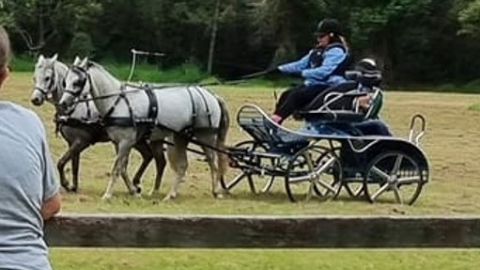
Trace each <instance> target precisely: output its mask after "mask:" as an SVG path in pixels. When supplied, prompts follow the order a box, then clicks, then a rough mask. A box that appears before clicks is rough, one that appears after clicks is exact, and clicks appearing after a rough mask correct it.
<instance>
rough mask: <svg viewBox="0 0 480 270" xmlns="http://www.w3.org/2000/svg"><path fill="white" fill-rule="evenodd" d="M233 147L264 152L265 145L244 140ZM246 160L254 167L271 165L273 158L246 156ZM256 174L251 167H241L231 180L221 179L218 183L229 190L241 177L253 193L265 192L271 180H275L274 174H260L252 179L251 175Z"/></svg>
mask: <svg viewBox="0 0 480 270" xmlns="http://www.w3.org/2000/svg"><path fill="white" fill-rule="evenodd" d="M234 147H235V148H243V149H245V150H247V151H249V152H250V151H251V152H258V153H266V152H267V146H266V145H265V144H262V143H258V142H255V141H244V142H240V143H238V144H236V145H234ZM247 158H248V160H249V161H250V162H251V163H252V165H253V166H254V167H256V168H263V167H265V166H267V165H268V166H273V164H274V162H275V159H274V158H273V157H272V158H271V159H269V158H265V157H263V158H260V157H258V156H254V155H251V156H248V157H247ZM255 174H258V172H256V171H254V170H253V169H249V168H245V169H242V172H241V173H240V174H238V175H236V176H235V177H234V178H233V179H232V180H231V181H229V182H227V181H226V180H225V179H222V180H221V182H220V184H221V185H222V187H223V188H224V189H225V190H227V191H230V190H231V189H232V188H233V187H235V186H236V185H237V184H239V183H240V182H241V181H242V180H243V179H245V178H246V179H247V181H248V186H249V187H250V191H251V192H252V193H254V194H258V193H267V192H268V191H269V190H270V189H271V187H272V185H273V181H274V180H275V176H269V175H261V176H260V177H256V179H255V181H254V179H253V175H255Z"/></svg>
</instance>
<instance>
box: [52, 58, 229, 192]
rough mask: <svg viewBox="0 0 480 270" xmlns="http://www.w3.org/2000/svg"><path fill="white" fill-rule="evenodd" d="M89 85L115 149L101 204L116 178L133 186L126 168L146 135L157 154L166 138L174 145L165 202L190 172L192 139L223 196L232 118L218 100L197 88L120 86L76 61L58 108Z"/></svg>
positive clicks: (105, 73)
mask: <svg viewBox="0 0 480 270" xmlns="http://www.w3.org/2000/svg"><path fill="white" fill-rule="evenodd" d="M89 82H90V84H91V87H90V93H91V94H92V99H93V100H94V102H95V105H96V107H97V109H98V111H99V113H100V115H101V116H102V118H103V119H104V121H105V122H106V125H107V132H108V134H109V136H110V137H111V138H112V140H113V141H114V142H115V145H116V146H117V148H116V150H117V156H116V158H115V161H114V165H113V168H112V174H111V178H110V180H109V183H108V185H107V188H106V190H105V193H104V195H103V197H102V198H103V199H109V198H110V197H111V196H112V192H113V186H114V184H115V182H116V181H117V179H118V177H120V176H121V177H122V178H123V180H124V181H125V183H126V184H127V185H128V184H129V178H128V174H127V173H126V169H125V168H126V166H127V164H128V157H129V153H130V149H131V147H132V145H133V144H134V143H135V141H136V140H138V137H139V136H140V137H142V136H148V139H149V141H150V144H151V148H152V149H154V150H155V149H156V150H157V151H161V150H163V143H164V142H165V141H166V139H167V138H168V140H169V141H171V142H173V145H168V147H167V155H168V161H169V164H170V167H171V168H172V170H173V171H174V172H175V174H176V177H175V179H174V182H173V184H172V186H171V188H170V191H169V193H168V194H167V195H166V196H165V198H164V200H170V199H172V198H175V197H176V196H177V192H178V188H179V185H180V183H182V182H183V181H184V177H185V173H186V170H187V167H188V161H187V153H186V152H187V146H188V144H189V142H192V141H193V140H195V143H197V144H198V145H200V146H201V148H202V150H203V152H204V153H205V157H206V161H207V163H208V165H209V168H210V174H211V179H212V193H213V195H214V197H222V196H223V193H224V192H225V190H223V187H222V186H221V184H220V179H221V178H222V177H223V176H224V174H225V171H226V169H227V165H228V157H227V155H226V152H225V151H224V150H225V141H226V136H227V131H228V128H229V123H230V119H229V113H228V109H227V107H226V104H225V102H224V101H223V100H222V99H221V98H220V97H219V96H217V95H214V94H213V93H211V92H210V91H209V90H207V89H205V88H203V87H200V86H197V85H177V86H171V85H170V86H158V87H155V86H148V85H144V86H138V85H131V84H127V83H122V82H121V81H119V80H118V79H116V78H115V77H114V76H113V75H112V74H110V73H109V72H108V71H107V70H105V69H104V68H103V67H102V66H101V65H99V64H97V63H95V62H92V61H89V60H88V59H87V58H85V59H83V60H81V61H75V62H74V63H73V65H72V66H71V68H70V70H69V71H68V73H67V75H66V78H65V91H64V94H63V96H62V98H61V99H60V105H61V106H63V107H65V108H68V107H70V106H71V105H72V104H73V103H74V100H75V98H76V97H78V96H79V95H80V94H81V91H82V88H83V86H84V85H85V84H87V83H89ZM132 188H133V187H132ZM152 192H156V191H155V190H152Z"/></svg>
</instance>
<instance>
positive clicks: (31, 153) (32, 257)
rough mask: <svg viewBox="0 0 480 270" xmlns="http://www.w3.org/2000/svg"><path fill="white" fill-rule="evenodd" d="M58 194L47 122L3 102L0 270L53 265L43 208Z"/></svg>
mask: <svg viewBox="0 0 480 270" xmlns="http://www.w3.org/2000/svg"><path fill="white" fill-rule="evenodd" d="M58 192H59V184H58V181H57V180H56V175H55V171H54V167H53V164H52V157H51V155H50V152H49V147H48V142H47V139H46V134H45V128H44V126H43V123H42V122H41V121H40V119H39V117H38V116H37V115H36V114H35V113H34V112H32V111H30V110H28V109H26V108H23V107H21V106H19V105H16V104H14V103H11V102H5V101H2V102H0V269H12V270H13V269H16V270H23V269H25V270H26V269H28V270H32V269H38V270H44V269H51V267H50V263H49V261H48V255H47V246H46V244H45V242H44V239H43V225H44V223H43V219H42V216H41V212H40V209H41V207H42V203H43V202H44V201H46V200H48V199H50V198H51V197H52V196H53V195H55V194H56V193H58Z"/></svg>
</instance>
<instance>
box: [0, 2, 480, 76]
mask: <svg viewBox="0 0 480 270" xmlns="http://www.w3.org/2000/svg"><path fill="white" fill-rule="evenodd" d="M325 17H334V18H337V19H338V20H339V21H340V22H341V23H342V27H343V30H344V33H345V37H346V38H347V40H348V43H349V47H350V49H351V52H352V56H353V59H354V61H355V60H358V59H360V58H363V57H373V58H375V59H376V60H377V61H378V62H379V64H380V66H381V68H382V69H383V70H384V74H385V77H386V79H387V80H388V81H389V82H391V83H398V84H415V83H427V84H435V83H445V82H464V83H465V82H472V81H475V80H479V79H480V73H479V71H480V42H479V41H480V0H360V1H359V0H331V1H329V0H302V1H298V0H201V1H200V0H188V1H187V0H157V1H151V0H0V22H1V23H2V24H3V25H5V27H6V28H7V29H8V30H9V32H10V33H11V39H12V43H13V47H14V49H15V54H17V55H31V56H32V55H33V56H35V55H37V54H39V53H43V54H46V55H50V54H53V53H59V55H61V56H62V57H63V58H72V57H73V56H74V55H85V56H90V57H92V58H93V59H95V60H97V61H101V60H112V59H113V60H116V61H120V62H128V61H130V58H131V54H130V50H131V49H132V48H135V49H137V50H143V51H154V52H162V53H164V54H165V56H164V57H162V58H161V59H157V58H156V57H151V58H150V59H149V61H151V62H158V63H159V65H162V66H163V67H170V66H178V65H181V64H184V63H190V64H195V65H197V66H199V67H201V68H202V69H204V70H205V71H208V72H210V73H212V74H214V75H218V76H221V77H222V76H223V77H229V76H237V75H239V74H246V73H249V72H256V71H260V70H263V69H266V68H268V67H270V66H272V65H276V64H278V63H282V62H285V61H290V60H293V59H296V58H298V57H300V56H302V55H303V54H305V53H306V52H307V51H308V50H309V49H310V48H311V47H312V46H313V44H314V42H315V39H314V37H313V35H312V33H313V32H314V30H315V27H316V25H317V23H318V22H319V21H320V20H321V19H322V18H325Z"/></svg>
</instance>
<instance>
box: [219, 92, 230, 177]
mask: <svg viewBox="0 0 480 270" xmlns="http://www.w3.org/2000/svg"><path fill="white" fill-rule="evenodd" d="M216 97H217V100H218V104H219V105H220V110H221V118H220V125H219V127H218V132H217V148H218V149H219V150H221V151H220V152H219V153H218V160H217V162H218V163H217V166H218V172H219V174H220V176H221V177H223V176H224V175H225V173H226V172H227V169H228V155H227V154H226V153H225V152H226V141H227V133H228V129H229V127H230V115H229V112H228V107H227V104H226V103H225V101H224V100H223V99H222V98H221V97H219V96H216Z"/></svg>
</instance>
